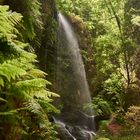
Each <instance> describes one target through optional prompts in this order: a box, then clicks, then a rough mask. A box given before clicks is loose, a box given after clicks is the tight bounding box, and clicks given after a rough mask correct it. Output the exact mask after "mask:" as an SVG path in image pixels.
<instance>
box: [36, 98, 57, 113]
mask: <svg viewBox="0 0 140 140" xmlns="http://www.w3.org/2000/svg"><path fill="white" fill-rule="evenodd" d="M37 101H38V102H39V103H40V105H41V106H42V108H43V109H45V111H46V112H53V113H60V111H59V110H58V109H57V108H56V107H55V106H53V105H52V104H50V103H49V102H47V101H46V100H42V99H37Z"/></svg>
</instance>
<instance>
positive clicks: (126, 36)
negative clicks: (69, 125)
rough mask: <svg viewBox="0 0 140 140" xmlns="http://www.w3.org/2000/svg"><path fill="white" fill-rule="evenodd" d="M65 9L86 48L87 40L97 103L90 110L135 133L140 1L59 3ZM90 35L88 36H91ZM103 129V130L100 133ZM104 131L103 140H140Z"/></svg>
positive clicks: (86, 54) (90, 77) (88, 64)
mask: <svg viewBox="0 0 140 140" xmlns="http://www.w3.org/2000/svg"><path fill="white" fill-rule="evenodd" d="M59 9H60V10H61V11H62V12H63V13H65V15H67V16H68V17H70V20H71V22H72V23H74V25H75V26H74V28H75V31H76V32H77V34H78V35H79V36H80V37H81V38H84V39H85V40H84V41H85V42H86V45H85V44H84V43H83V42H82V41H81V42H82V43H81V42H80V44H82V45H83V46H82V48H81V49H82V51H83V59H84V61H85V66H86V70H87V77H88V80H89V84H90V88H91V91H92V94H93V95H92V96H93V100H92V103H89V104H88V105H85V108H87V107H89V108H92V109H93V110H94V111H95V113H96V115H99V116H102V118H108V119H109V118H110V119H111V120H110V123H109V124H110V125H111V124H112V123H113V121H112V119H113V120H115V123H116V124H121V126H122V127H123V128H124V129H126V130H127V134H128V133H130V134H131V132H129V130H128V129H127V127H128V126H127V124H129V128H131V127H134V126H135V125H136V124H137V125H139V123H138V122H135V121H132V122H131V121H130V120H129V121H128V120H127V119H126V118H130V117H131V115H132V113H130V112H129V107H130V108H131V106H133V105H135V106H136V108H137V106H139V105H140V101H139V99H140V98H139V93H140V89H139V83H140V76H139V74H138V73H139V72H140V71H139V70H140V63H139V52H140V51H139V37H138V36H139V29H140V24H139V22H140V20H139V16H140V12H139V10H140V2H139V1H138V0H135V1H132V0H120V1H118V0H90V1H88V0H77V1H73V0H65V1H64V0H59ZM76 19H77V23H76V21H75V20H76ZM78 19H80V21H82V22H79V20H78ZM75 23H76V24H75ZM78 23H79V24H78ZM80 24H83V26H81V25H80ZM82 27H83V28H82ZM81 28H82V29H81ZM81 30H82V31H83V34H82V33H81ZM86 33H88V35H85V34H86ZM127 111H128V112H129V113H127ZM137 114H139V113H137ZM139 115H140V114H139ZM109 116H110V117H109ZM124 116H125V117H124ZM126 116H129V117H126ZM134 120H135V119H134ZM126 121H127V122H126ZM128 122H131V124H130V123H128ZM109 124H106V126H108V125H109ZM137 127H138V126H137ZM102 129H103V128H102V127H100V130H99V131H102ZM136 129H137V128H136V126H135V130H136ZM103 131H105V132H104V135H102V134H100V132H99V136H100V135H101V137H104V136H105V135H108V136H107V137H106V138H110V139H111V140H113V139H115V140H117V139H119V140H121V139H131V140H132V139H136V137H135V136H137V135H139V132H138V133H134V134H132V136H131V135H130V136H128V137H127V135H124V136H123V134H121V132H120V136H117V137H114V136H113V137H111V134H109V133H108V131H112V130H108V128H106V129H103ZM123 131H125V130H123ZM123 137H124V138H123ZM102 139H103V138H102Z"/></svg>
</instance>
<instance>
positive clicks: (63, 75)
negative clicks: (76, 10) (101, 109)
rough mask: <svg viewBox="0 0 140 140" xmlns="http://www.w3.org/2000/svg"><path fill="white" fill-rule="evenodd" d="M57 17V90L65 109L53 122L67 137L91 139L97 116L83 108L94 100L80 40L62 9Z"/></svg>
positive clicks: (76, 139) (75, 139)
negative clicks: (80, 47)
mask: <svg viewBox="0 0 140 140" xmlns="http://www.w3.org/2000/svg"><path fill="white" fill-rule="evenodd" d="M58 17H59V34H58V38H59V40H58V47H57V92H58V93H60V95H61V103H60V105H61V104H62V110H61V116H55V117H54V122H55V123H56V124H58V125H59V126H61V130H60V131H61V135H64V140H67V139H69V138H71V139H73V140H79V139H80V138H82V139H83V140H91V139H92V136H93V135H95V133H94V132H95V123H94V116H90V115H91V114H92V112H91V111H89V110H88V111H85V110H83V105H84V104H87V103H90V102H91V96H90V91H89V86H88V82H87V78H86V73H85V67H84V63H83V60H82V56H81V53H80V49H79V43H78V40H77V37H76V34H75V32H74V30H73V28H72V26H71V24H70V22H69V21H68V20H67V18H66V17H65V16H63V15H62V14H61V13H59V14H58ZM57 104H58V103H57ZM87 114H88V115H87ZM92 115H93V114H92ZM65 137H67V138H65Z"/></svg>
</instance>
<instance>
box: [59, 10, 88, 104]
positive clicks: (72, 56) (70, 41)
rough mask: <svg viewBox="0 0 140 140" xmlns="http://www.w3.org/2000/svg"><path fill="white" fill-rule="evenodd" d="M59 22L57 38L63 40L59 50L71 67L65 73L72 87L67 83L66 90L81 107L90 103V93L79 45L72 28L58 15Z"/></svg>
mask: <svg viewBox="0 0 140 140" xmlns="http://www.w3.org/2000/svg"><path fill="white" fill-rule="evenodd" d="M59 20H60V21H59V22H60V29H61V31H60V35H59V36H61V41H62V38H63V40H64V42H65V43H63V47H61V48H59V50H61V49H63V50H61V56H62V55H65V58H64V57H63V60H64V61H66V59H67V60H69V61H70V65H71V66H68V67H69V71H67V72H69V73H70V75H69V77H72V78H73V80H72V82H73V86H69V85H71V83H68V86H69V88H68V90H70V91H71V94H73V93H74V94H75V95H74V97H75V98H74V100H75V102H76V103H78V104H80V105H83V104H85V103H88V102H90V101H91V97H90V91H89V87H88V83H87V79H86V73H85V68H84V64H83V60H82V57H81V54H80V49H79V44H78V41H77V38H76V35H75V33H74V31H73V28H72V26H71V25H70V23H69V22H68V21H67V19H66V18H65V17H64V16H63V15H62V14H61V13H59ZM61 43H62V42H61ZM64 44H65V45H64ZM64 47H65V48H64ZM61 59H62V57H61ZM62 63H63V62H62ZM66 63H67V62H66ZM60 65H61V64H60ZM66 65H67V64H66ZM70 70H71V71H70ZM62 73H63V72H62ZM64 73H65V72H64ZM64 73H63V74H64ZM67 75H68V74H67ZM63 82H64V81H63ZM73 89H74V90H73ZM72 92H73V93H72ZM76 96H77V97H76Z"/></svg>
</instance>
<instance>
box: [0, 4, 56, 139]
mask: <svg viewBox="0 0 140 140" xmlns="http://www.w3.org/2000/svg"><path fill="white" fill-rule="evenodd" d="M21 20H22V15H21V14H18V13H16V12H11V11H9V7H8V6H0V139H7V140H8V139H9V140H11V139H34V140H36V139H37V140H40V139H43V140H44V139H46V140H53V139H55V140H56V137H55V134H56V132H55V131H54V128H53V125H52V124H51V123H50V122H49V119H48V114H49V113H50V112H58V110H57V109H56V108H55V107H54V106H53V105H52V104H51V102H52V101H53V100H52V99H51V97H52V96H54V97H58V95H57V94H55V93H53V92H50V91H49V90H48V89H47V88H46V85H50V84H51V83H50V82H48V81H47V80H45V76H46V73H44V72H42V71H41V70H39V69H37V68H36V66H35V63H36V62H37V60H36V55H35V54H34V53H32V52H28V51H26V50H28V47H29V45H28V44H27V43H24V42H22V41H20V40H18V39H17V38H18V36H19V35H20V33H19V31H18V30H17V26H18V27H20V26H22V25H21V23H20V22H21Z"/></svg>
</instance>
